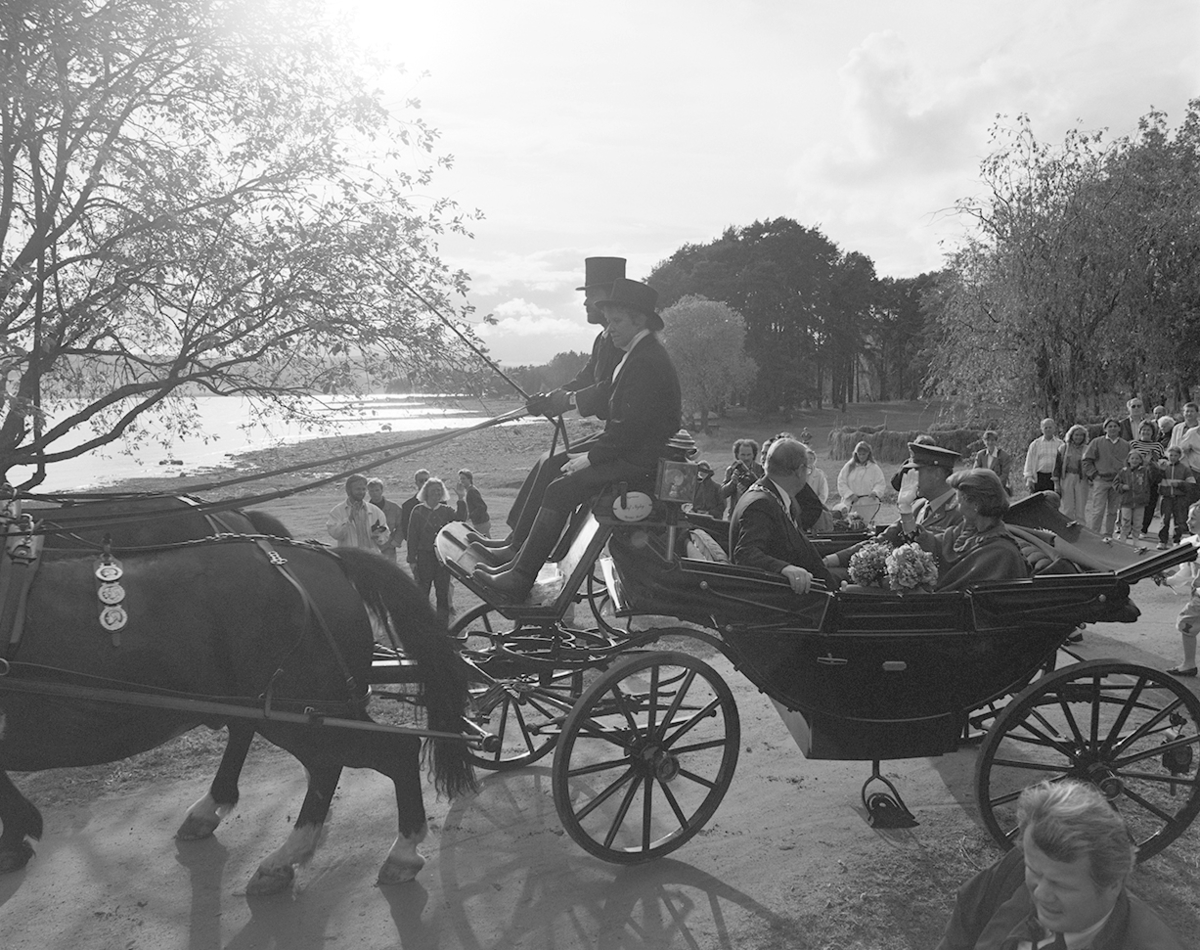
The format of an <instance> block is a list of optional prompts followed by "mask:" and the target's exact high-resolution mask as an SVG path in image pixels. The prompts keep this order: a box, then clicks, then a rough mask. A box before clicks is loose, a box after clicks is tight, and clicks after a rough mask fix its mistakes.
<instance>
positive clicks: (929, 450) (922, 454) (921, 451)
mask: <svg viewBox="0 0 1200 950" xmlns="http://www.w3.org/2000/svg"><path fill="white" fill-rule="evenodd" d="M908 451H909V453H910V454H911V458H912V464H913V467H914V468H915V467H918V466H921V465H937V466H938V467H940V468H944V469H945V470H946V471H948V472H953V471H954V464H955V463H956V462H958V461H959V460H960V459H961V458H962V456H961V455H959V454H958V453H957V452H954V451H952V450H950V449H944V448H942V447H941V446H940V445H929V444H927V443H924V442H909V443H908Z"/></svg>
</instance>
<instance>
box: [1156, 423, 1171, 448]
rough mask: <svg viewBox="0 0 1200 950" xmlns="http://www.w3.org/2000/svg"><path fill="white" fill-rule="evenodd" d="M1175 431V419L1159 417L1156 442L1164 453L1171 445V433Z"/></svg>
mask: <svg viewBox="0 0 1200 950" xmlns="http://www.w3.org/2000/svg"><path fill="white" fill-rule="evenodd" d="M1174 429H1175V419H1174V418H1173V417H1171V416H1160V417H1159V419H1158V441H1159V443H1160V444H1161V445H1162V447H1163V451H1166V448H1167V446H1168V445H1170V444H1171V433H1172V432H1173V431H1174Z"/></svg>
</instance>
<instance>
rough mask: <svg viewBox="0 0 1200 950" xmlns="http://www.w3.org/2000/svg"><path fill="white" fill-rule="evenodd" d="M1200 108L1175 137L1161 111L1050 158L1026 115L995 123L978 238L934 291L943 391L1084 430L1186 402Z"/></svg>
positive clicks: (1199, 243) (1199, 307) (1198, 211)
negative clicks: (1127, 403) (1139, 408)
mask: <svg viewBox="0 0 1200 950" xmlns="http://www.w3.org/2000/svg"><path fill="white" fill-rule="evenodd" d="M1198 111H1200V101H1194V102H1192V103H1191V104H1190V105H1189V108H1188V114H1187V117H1186V119H1185V122H1184V124H1183V126H1182V128H1181V129H1180V130H1179V131H1178V133H1177V134H1176V135H1175V136H1174V138H1172V137H1171V135H1170V134H1169V132H1168V130H1167V128H1166V122H1165V117H1164V116H1163V115H1162V114H1161V113H1151V114H1150V115H1149V116H1147V117H1145V118H1143V120H1142V122H1141V124H1140V128H1139V133H1138V135H1137V136H1134V137H1132V138H1121V139H1118V140H1116V141H1115V142H1113V143H1109V144H1106V143H1105V142H1104V137H1103V134H1102V133H1083V132H1079V131H1077V130H1073V131H1071V132H1069V133H1068V134H1067V136H1066V137H1065V139H1064V142H1063V144H1062V146H1061V147H1060V148H1057V149H1052V148H1050V147H1049V146H1047V145H1045V144H1044V143H1041V142H1039V141H1038V140H1037V139H1036V137H1035V136H1034V134H1033V131H1032V127H1031V124H1030V121H1029V119H1028V117H1026V116H1021V117H1020V118H1019V119H1018V120H1017V123H1016V124H1015V126H1013V127H1011V128H1005V127H998V128H997V129H996V130H995V132H994V135H995V140H996V141H997V143H998V148H997V149H996V150H995V151H994V152H993V154H992V155H990V156H989V157H988V158H987V159H986V160H985V161H984V163H983V166H982V173H983V178H984V181H985V183H986V184H987V186H988V188H989V191H990V194H989V195H988V196H987V197H986V198H984V199H983V200H978V201H976V200H970V201H963V202H960V204H959V207H960V209H961V210H962V211H963V213H964V214H966V215H968V216H970V217H971V218H972V219H973V221H974V224H975V233H974V234H972V235H971V236H970V238H969V239H968V240H967V241H966V242H965V243H964V244H963V246H962V247H960V248H959V249H957V250H956V251H955V252H954V253H953V254H952V255H951V256H950V258H949V261H948V267H947V268H946V270H945V271H944V272H943V273H942V274H941V275H940V276H939V277H938V279H937V281H936V284H935V286H934V287H933V288H932V290H931V292H930V293H929V294H928V295H927V302H928V304H929V307H930V314H931V315H932V318H933V319H934V320H936V323H937V333H936V338H935V339H936V343H935V345H934V347H933V348H932V353H931V356H932V374H933V377H934V380H935V382H936V385H937V387H938V389H939V390H940V392H941V393H942V395H944V396H948V397H957V398H962V399H964V400H965V401H967V402H968V403H970V404H976V405H978V404H981V403H989V404H999V405H1000V406H1002V407H1004V408H1005V409H1006V410H1007V412H1008V414H1009V416H1010V417H1011V418H1012V419H1013V421H1015V422H1019V423H1021V424H1023V425H1024V424H1030V426H1031V427H1032V425H1031V424H1033V423H1035V422H1036V420H1037V419H1038V418H1040V417H1042V416H1051V417H1053V418H1056V419H1058V420H1060V421H1062V422H1073V421H1075V420H1076V419H1078V418H1081V417H1083V416H1085V415H1088V414H1092V415H1095V414H1100V413H1101V412H1103V411H1106V410H1109V409H1115V408H1116V407H1117V406H1118V405H1119V404H1120V403H1121V402H1122V401H1123V399H1124V398H1125V397H1126V396H1127V395H1128V394H1129V393H1131V392H1139V391H1143V390H1146V389H1156V390H1157V391H1158V393H1160V394H1161V393H1163V392H1164V391H1167V390H1170V389H1174V390H1175V391H1176V393H1178V394H1181V395H1182V394H1186V391H1187V386H1188V384H1189V383H1190V382H1191V381H1192V380H1193V379H1194V378H1195V373H1196V372H1197V370H1198V369H1200V363H1198V361H1197V359H1196V356H1195V354H1196V352H1197V350H1196V344H1197V343H1200V331H1197V329H1196V326H1197V321H1196V319H1195V318H1196V317H1197V316H1200V184H1198V176H1197V174H1196V172H1197V169H1198V168H1200V116H1198Z"/></svg>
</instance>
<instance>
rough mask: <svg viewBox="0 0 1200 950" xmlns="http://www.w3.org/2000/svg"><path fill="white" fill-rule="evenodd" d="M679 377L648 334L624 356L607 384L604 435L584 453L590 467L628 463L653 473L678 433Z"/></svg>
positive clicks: (665, 353)
mask: <svg viewBox="0 0 1200 950" xmlns="http://www.w3.org/2000/svg"><path fill="white" fill-rule="evenodd" d="M681 414H682V403H681V399H680V394H679V377H678V375H676V373H675V366H674V365H673V364H672V363H671V357H670V356H668V355H667V351H666V349H665V348H664V347H663V345H662V341H661V340H659V338H658V337H657V336H656V335H655V334H653V333H651V334H650V335H649V336H646V337H644V338H642V339H641V340H639V341H638V343H637V346H635V347H634V348H633V350H632V351H630V353H629V358H628V359H627V360H626V361H625V365H624V366H623V367H622V369H621V373H620V375H619V376H617V378H616V379H615V380H614V381H613V383H612V392H611V393H610V394H609V398H608V417H607V420H606V422H605V424H604V431H603V432H602V433H600V435H599V436H598V437H597V438H596V440H595V442H594V443H592V446H591V448H590V449H588V460H589V461H590V462H591V464H592V465H603V464H604V463H605V462H614V461H618V460H620V461H624V462H630V463H632V464H634V465H638V466H641V467H644V468H647V469H653V468H654V467H655V466H656V465H657V464H658V459H659V458H661V457H662V451H663V448H664V447H665V446H666V443H667V440H669V439H670V438H671V436H673V435H674V434H675V433H676V432H678V431H679V423H680V417H681Z"/></svg>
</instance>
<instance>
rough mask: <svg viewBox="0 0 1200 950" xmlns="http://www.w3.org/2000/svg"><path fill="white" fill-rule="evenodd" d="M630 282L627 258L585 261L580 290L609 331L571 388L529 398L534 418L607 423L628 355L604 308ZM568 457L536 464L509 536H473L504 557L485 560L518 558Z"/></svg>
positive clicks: (512, 515)
mask: <svg viewBox="0 0 1200 950" xmlns="http://www.w3.org/2000/svg"><path fill="white" fill-rule="evenodd" d="M624 278H625V258H623V257H588V258H585V259H584V262H583V286H582V287H576V288H575V289H576V290H582V291H583V307H584V310H585V311H586V313H587V321H588V323H592V324H597V325H599V326H601V327H603V329H601V331H600V332H599V333H598V334H596V339H595V341H594V342H593V343H592V356H591V359H589V360H588V364H587V366H585V367H584V368H583V369H582V370H581V371H580V373H579V375H578V376H576V377H575V378H574V379H573V380H571V381H570V382H569V383H565V384H564V385H563V387H562V388H561V389H556V390H554V391H553V392H550V393H537V394H535V395H533V396H530V397H529V401H528V402H527V403H526V404H525V408H526V409H528V410H529V412H531V413H533V414H534V415H539V416H541V415H545V416H560V415H562V414H563V413H564V412H567V411H568V410H570V409H578V411H579V414H580V415H581V416H596V417H598V418H600V419H603V418H605V417H606V416H607V413H608V387H609V385H610V383H611V382H612V374H613V370H614V369H616V366H617V363H619V362H620V361H621V357H622V356H624V355H625V354H624V353H622V352H621V351H620V350H619V349H617V347H616V346H615V345H614V344H613V341H612V339H611V337H610V336H609V333H608V327H607V320H606V318H605V316H604V309H603V308H602V307H600V306H599V303H600V301H601V300H604V299H605V298H606V297H608V295H609V294H610V293H611V292H612V286H613V281H616V280H623V279H624ZM590 441H591V440H586V441H585V442H581V443H579V445H578V446H577V448H578V449H580V450H583V449H584V448H585V447H586V446H587V445H589V444H590ZM566 458H567V456H566V453H565V452H560V453H558V454H556V455H553V456H551V454H550V453H549V452H545V453H543V454H542V456H541V458H539V459H538V461H537V462H535V463H534V466H533V468H532V469H531V470H530V472H529V475H528V476H526V478H525V481H524V483H523V484H522V485H521V488H520V490H519V491H518V492H517V497H516V500H515V501H514V502H513V504H512V508H510V509H509V512H508V518H507V519H505V520H506V521H507V522H508V526H509V529H510V532H509V535H508V537H506V538H503V539H497V540H496V541H494V542H492V541H491V539H489V538H484V537H478V536H476V535H474V534H472V535H471V540H472V541H473V542H474V543H476V544H479V545H480V546H481V547H488V548H492V549H493V550H497V551H499V552H500V553H499V554H492V555H485V559H486V560H487V561H489V562H491V563H494V564H503V563H505V562H507V561H509V560H511V559H512V557H513V556H514V555H515V554H516V546H514V545H513V540H514V534H516V533H519V534H520V536H521V537H524V536H525V535H526V534H527V533H528V532H529V526H530V525H531V524H532V523H533V518H534V515H536V514H537V505H536V504H535V505H533V506H532V507H531V506H530V504H529V501H530V499H531V498H534V499H540V498H541V495H542V492H544V491H545V490H546V486H547V485H549V484H550V482H551V481H552V480H553V479H554V478H556V477H557V476H558V472H559V469H560V468H561V466H562V465H563V463H564V462H565V461H566Z"/></svg>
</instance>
